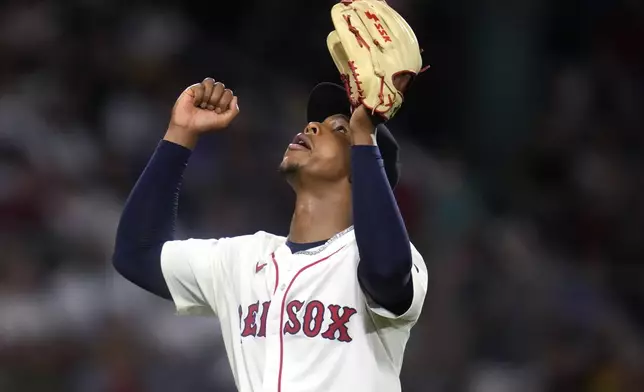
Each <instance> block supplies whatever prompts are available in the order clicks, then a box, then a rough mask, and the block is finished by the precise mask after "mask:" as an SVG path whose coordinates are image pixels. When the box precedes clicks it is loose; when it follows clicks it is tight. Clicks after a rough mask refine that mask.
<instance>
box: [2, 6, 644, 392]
mask: <svg viewBox="0 0 644 392" xmlns="http://www.w3.org/2000/svg"><path fill="white" fill-rule="evenodd" d="M167 3H168V4H166V2H163V1H161V2H145V1H139V0H133V1H130V2H127V4H126V3H119V5H116V3H113V2H108V1H102V0H72V1H66V2H57V1H51V0H50V1H30V0H29V1H25V0H22V1H4V2H2V3H0V392H40V391H47V392H57V391H65V392H85V391H92V392H143V391H154V392H172V391H184V390H193V391H222V392H225V391H234V390H235V389H234V384H233V382H232V377H231V374H230V368H229V366H228V362H227V358H226V355H225V352H224V349H223V346H222V341H221V338H220V336H219V329H218V324H217V321H216V320H215V319H208V318H186V317H178V316H176V315H175V314H174V308H173V306H172V304H171V303H169V302H166V301H163V300H160V299H157V298H155V297H153V296H152V295H149V294H147V293H145V292H143V291H142V290H140V289H138V288H137V287H135V286H133V285H132V284H130V283H128V282H127V281H125V280H124V279H122V278H121V277H119V276H118V275H117V274H116V273H115V271H114V270H113V268H112V267H111V264H110V257H111V252H112V249H113V241H114V235H115V231H116V226H117V223H118V219H119V215H120V211H121V208H122V206H123V203H124V202H125V199H126V198H127V195H128V193H129V190H130V189H131V187H132V186H133V185H134V183H135V181H136V179H137V177H138V175H139V174H140V172H141V170H142V169H143V168H144V166H145V164H146V162H147V159H148V158H149V157H150V155H151V153H152V152H153V151H154V148H155V147H156V144H157V143H158V141H159V140H160V138H161V137H162V136H163V133H164V131H165V127H166V125H167V121H168V119H169V113H170V109H171V107H172V105H173V103H174V100H175V99H176V97H177V96H178V94H179V93H180V92H181V91H182V90H183V89H184V88H185V87H186V86H188V85H190V84H192V83H195V82H198V81H200V80H201V79H203V78H204V77H206V76H212V77H214V78H215V79H218V80H222V81H224V83H226V84H227V86H228V87H230V88H232V89H233V90H234V91H235V93H236V94H237V95H238V96H239V98H240V102H239V103H240V108H241V115H240V116H239V117H238V118H237V119H236V120H235V122H234V125H233V126H232V127H231V129H230V130H228V131H227V132H224V133H221V134H216V135H211V136H208V137H207V138H205V139H204V140H202V142H201V143H200V145H199V146H198V148H197V149H196V151H195V153H194V154H193V156H192V158H191V161H190V165H189V167H188V170H187V172H186V175H185V180H184V186H183V190H182V194H181V201H180V213H179V217H180V222H179V228H178V233H177V235H178V236H179V237H180V238H188V237H195V238H216V237H221V236H234V235H241V234H248V233H253V232H255V231H257V230H260V229H261V230H265V231H269V232H273V233H276V234H281V235H285V234H286V233H287V230H288V223H289V220H290V214H291V204H292V201H293V198H292V194H291V191H290V189H289V188H288V186H286V185H285V184H284V183H283V182H282V181H281V179H280V178H279V176H278V175H277V171H276V169H277V165H278V163H279V160H280V157H281V155H282V153H283V151H284V148H285V146H286V144H287V143H288V141H289V140H290V139H291V138H292V135H293V134H295V133H296V132H298V131H299V130H300V129H301V128H302V127H303V126H304V120H305V114H304V113H305V105H306V97H307V93H308V90H309V89H310V88H311V87H312V86H313V85H314V84H315V83H316V82H319V81H322V80H324V79H326V80H333V79H332V78H335V77H337V75H336V73H335V69H334V68H333V65H332V62H331V60H330V57H329V56H328V54H327V52H326V47H325V45H324V38H325V36H326V34H327V33H328V31H329V30H330V28H331V24H330V20H329V17H328V10H329V9H330V5H331V4H332V3H333V2H332V1H322V2H319V4H317V3H316V4H311V7H312V8H311V9H310V15H307V17H306V18H303V17H302V11H303V10H302V9H297V7H294V6H293V3H292V2H259V1H248V2H245V3H244V4H239V5H238V4H233V3H230V4H228V3H225V4H215V3H200V4H199V3H198V2H195V3H190V4H191V6H190V7H188V6H187V5H179V3H178V2H167ZM390 4H392V5H393V6H394V7H396V8H397V9H399V11H400V12H401V13H402V14H403V16H405V17H407V18H408V20H409V21H410V23H411V24H412V26H414V27H415V28H416V30H417V33H418V37H419V41H420V42H421V45H422V46H424V49H425V53H424V56H426V57H427V61H428V62H429V63H430V64H431V65H432V69H431V70H430V71H428V73H427V76H425V75H423V76H422V78H419V80H418V82H417V83H418V85H417V87H416V88H415V90H413V91H412V92H411V93H410V95H409V97H408V103H406V104H405V108H404V110H403V111H401V114H400V115H399V116H400V119H395V120H394V121H393V122H392V127H391V128H392V130H393V131H394V133H395V134H396V136H397V137H398V138H399V140H400V144H401V148H402V154H403V156H402V161H403V179H402V183H401V186H400V187H399V188H398V189H397V195H396V196H397V198H398V200H399V204H400V206H401V210H402V213H403V215H404V217H405V220H406V223H407V226H408V229H409V231H410V236H411V239H412V241H413V242H414V244H416V247H417V248H418V249H419V250H420V251H421V253H422V254H423V255H424V257H425V260H426V262H427V264H428V269H429V272H430V283H431V284H430V289H429V292H428V296H427V300H426V302H425V309H424V313H423V315H422V317H421V320H420V321H419V323H418V325H417V326H416V328H415V329H414V330H413V333H412V338H411V340H410V343H409V345H408V350H407V355H406V357H405V363H404V367H403V372H402V380H403V390H405V391H409V392H414V391H419V392H425V391H427V392H434V391H437V392H440V391H445V392H451V391H464V392H488V391H490V392H506V391H507V392H514V391H522V392H532V391H534V392H559V391H566V392H575V391H583V392H600V391H601V392H635V391H641V390H644V334H643V333H642V331H643V328H644V267H643V266H642V260H644V202H643V201H642V198H641V195H642V194H644V175H642V173H641V172H640V170H643V169H644V161H643V160H644V154H643V152H644V149H643V147H644V132H642V130H643V129H644V50H642V42H644V6H642V5H641V3H640V2H638V1H628V0H623V1H618V0H615V1H612V0H587V1H582V0H577V1H572V2H562V3H557V2H555V1H546V0H543V1H538V0H527V1H525V2H517V4H514V3H512V4H510V3H508V2H494V1H491V0H489V1H488V0H486V1H481V2H469V1H467V0H455V1H447V0H443V1H441V0H433V1H431V2H424V1H422V0H396V1H394V0H391V1H390ZM313 15H317V16H313ZM421 79H422V80H421Z"/></svg>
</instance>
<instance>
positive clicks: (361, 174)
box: [112, 141, 413, 314]
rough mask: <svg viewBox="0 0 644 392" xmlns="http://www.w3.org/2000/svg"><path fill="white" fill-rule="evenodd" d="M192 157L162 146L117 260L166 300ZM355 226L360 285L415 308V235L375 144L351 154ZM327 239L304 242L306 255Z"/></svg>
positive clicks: (132, 201) (397, 309)
mask: <svg viewBox="0 0 644 392" xmlns="http://www.w3.org/2000/svg"><path fill="white" fill-rule="evenodd" d="M190 155H191V151H190V150H189V149H187V148H185V147H182V146H179V145H177V144H174V143H171V142H168V141H161V142H160V143H159V145H158V146H157V149H156V150H155V152H154V154H153V156H152V158H151V159H150V161H149V162H148V165H147V166H146V168H145V170H144V171H143V173H142V174H141V176H140V177H139V179H138V181H137V183H136V185H135V186H134V188H133V189H132V192H131V193H130V195H129V197H128V199H127V201H126V203H125V207H124V209H123V213H122V215H121V219H120V221H119V226H118V229H117V233H116V242H115V246H114V255H113V258H112V262H113V264H114V267H115V268H116V270H117V271H118V272H119V273H120V274H121V275H122V276H124V277H125V278H126V279H128V280H129V281H131V282H132V283H134V284H136V285H137V286H139V287H141V288H143V289H145V290H147V291H149V292H151V293H153V294H155V295H157V296H159V297H162V298H165V299H171V295H170V292H169V290H168V287H167V284H166V282H165V279H164V277H163V273H162V271H161V264H160V257H161V250H162V248H163V244H164V243H165V242H166V241H171V240H173V239H174V229H175V222H176V217H177V209H178V200H179V191H180V188H181V181H182V177H183V172H184V170H185V167H186V165H187V163H188V160H189V158H190ZM351 170H352V192H353V198H352V199H353V214H354V216H353V221H354V231H355V236H356V243H357V246H358V251H359V253H360V263H359V265H358V280H359V282H360V284H361V287H362V289H363V290H364V291H365V292H366V293H367V294H368V295H369V297H371V299H372V300H374V301H375V302H376V303H378V304H379V305H380V306H382V307H384V308H386V309H388V310H390V311H391V312H393V313H396V314H402V313H404V312H405V311H406V310H407V309H408V308H409V305H410V304H411V300H412V297H413V286H412V280H411V266H412V261H411V248H410V244H409V238H408V235H407V230H406V228H405V225H404V223H403V221H402V218H401V216H400V211H399V210H398V205H397V204H396V200H395V198H394V196H393V193H392V190H391V188H390V187H389V183H388V181H387V178H386V174H385V171H384V166H383V163H382V159H381V157H380V152H379V150H378V148H377V147H375V146H353V147H352V148H351ZM325 242H326V241H318V242H313V243H306V244H299V243H293V242H291V241H288V242H287V246H289V248H290V249H291V252H293V253H295V252H299V251H302V250H307V249H311V248H314V247H317V246H320V245H322V244H324V243H325Z"/></svg>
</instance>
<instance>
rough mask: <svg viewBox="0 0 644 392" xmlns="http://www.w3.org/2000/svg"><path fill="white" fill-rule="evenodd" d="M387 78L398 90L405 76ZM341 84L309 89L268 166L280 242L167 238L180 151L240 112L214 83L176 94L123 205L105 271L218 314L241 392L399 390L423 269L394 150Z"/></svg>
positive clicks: (182, 307) (185, 156)
mask: <svg viewBox="0 0 644 392" xmlns="http://www.w3.org/2000/svg"><path fill="white" fill-rule="evenodd" d="M343 6H344V3H343ZM392 80H393V82H394V85H395V86H394V87H395V89H396V90H397V91H400V92H402V91H404V90H405V88H406V86H405V85H406V84H407V83H408V82H409V78H408V77H405V76H394V77H392ZM353 83H355V81H353ZM347 92H348V91H347V90H346V89H345V88H344V87H341V86H338V85H335V84H331V83H322V84H320V85H318V86H316V87H315V88H314V89H313V91H312V92H311V95H310V97H309V102H308V109H307V111H308V113H307V116H308V123H307V124H306V125H305V126H304V129H303V130H302V131H301V132H300V133H297V134H296V135H294V138H293V140H292V141H291V142H290V143H288V145H287V146H286V150H285V153H284V156H283V159H282V161H281V163H280V165H279V172H280V173H281V174H282V175H283V176H284V178H285V179H286V181H287V182H288V183H289V184H290V186H291V187H292V189H293V190H294V192H295V194H296V202H295V207H294V212H293V217H292V220H291V225H290V228H289V231H288V236H287V237H283V236H279V235H275V234H271V233H267V232H264V231H258V232H256V233H254V234H249V235H245V236H240V237H231V238H219V239H188V240H177V239H175V238H174V226H175V221H176V214H177V208H178V195H179V190H180V185H181V179H182V174H183V172H184V169H185V167H186V165H187V163H188V160H189V157H190V155H191V151H192V150H193V149H194V147H195V145H196V144H197V141H198V139H199V137H200V135H202V134H204V133H206V132H217V131H223V130H225V129H226V128H227V127H228V125H229V124H230V123H231V121H232V120H233V119H234V118H235V117H236V116H237V115H238V114H239V106H238V98H237V97H236V96H235V95H234V93H233V92H232V91H231V90H230V89H227V88H226V87H225V86H224V84H223V83H220V82H216V81H215V80H214V79H212V78H206V79H204V80H203V81H202V82H201V83H198V84H195V85H192V86H190V87H188V88H187V89H186V90H185V91H184V92H183V93H182V94H181V95H180V96H179V98H178V99H177V101H176V103H175V105H174V108H173V110H172V115H171V120H170V123H169V126H168V129H167V132H166V134H165V137H164V138H163V140H162V141H160V143H159V145H158V146H157V149H156V151H155V152H154V154H153V156H152V158H151V159H150V161H149V162H148V165H147V167H146V168H145V170H144V171H143V173H142V174H141V176H140V178H139V180H138V182H137V183H136V185H135V187H134V188H133V190H132V192H131V194H130V196H129V198H128V200H127V202H126V204H125V208H124V211H123V214H122V217H121V221H120V223H119V228H118V232H117V239H116V245H115V251H114V256H113V263H114V266H115V268H116V269H117V270H118V271H119V273H121V274H122V275H123V276H124V277H125V278H127V279H128V280H130V281H131V282H133V283H134V284H136V285H138V286H140V287H141V288H143V289H145V290H147V291H149V292H151V293H153V294H156V295H158V296H159V297H162V298H165V299H168V300H172V301H174V304H175V306H176V309H177V311H178V313H179V314H200V315H214V316H216V317H218V319H219V322H220V324H221V331H222V335H223V339H224V343H225V347H226V352H227V355H228V360H229V363H230V366H231V368H232V372H233V375H234V379H235V382H236V385H237V388H238V389H239V390H240V391H242V392H258V391H265V392H268V391H271V392H272V391H276V392H282V391H284V392H299V391H319V392H322V391H325V392H326V391H334V392H343V391H347V392H349V391H350V392H356V391H365V392H370V391H382V392H395V391H399V390H400V388H401V387H400V381H399V374H400V369H401V366H402V359H403V353H404V349H405V345H406V343H407V340H408V338H409V335H410V330H411V328H412V326H413V325H414V324H415V322H416V320H417V319H418V317H419V315H420V312H421V308H422V304H423V301H424V298H425V293H426V289H427V270H426V267H425V263H424V261H423V258H422V257H421V255H420V254H419V253H418V251H417V250H416V249H415V248H414V246H413V245H412V244H411V243H410V241H409V238H408V235H407V231H406V228H405V225H404V223H403V220H402V218H401V216H400V212H399V209H398V206H397V204H396V201H395V198H394V196H393V192H392V189H393V188H394V187H395V186H396V184H397V182H398V177H399V164H398V145H397V144H396V142H395V140H394V138H393V136H392V134H391V133H390V132H389V131H388V129H387V128H386V127H385V126H384V124H382V123H380V122H382V120H376V117H375V116H373V114H381V113H378V111H377V110H374V109H375V108H371V109H370V110H367V108H366V107H367V104H366V100H365V99H361V100H359V102H358V103H359V104H358V105H356V104H355V103H356V102H351V101H352V99H350V98H348V97H347ZM350 103H353V104H350ZM378 117H379V118H380V119H382V118H385V119H386V116H383V115H380V116H378ZM221 208H225V206H221Z"/></svg>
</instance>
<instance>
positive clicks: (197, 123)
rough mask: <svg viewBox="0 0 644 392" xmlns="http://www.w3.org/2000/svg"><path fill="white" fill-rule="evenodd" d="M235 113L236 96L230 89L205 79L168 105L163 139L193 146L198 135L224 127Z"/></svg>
mask: <svg viewBox="0 0 644 392" xmlns="http://www.w3.org/2000/svg"><path fill="white" fill-rule="evenodd" d="M238 114H239V106H238V103H237V96H235V95H234V94H233V92H232V90H230V89H227V88H226V86H224V84H223V83H221V82H216V81H215V80H214V79H213V78H206V79H204V80H203V82H201V83H197V84H193V85H192V86H190V87H188V88H187V89H185V90H184V91H183V93H181V95H180V96H179V98H178V99H177V102H176V103H175V104H174V107H173V108H172V116H171V118H170V124H169V126H168V132H167V133H166V137H165V139H166V140H169V141H172V142H175V143H177V144H181V145H183V146H184V147H188V148H194V146H195V144H196V142H197V139H198V137H199V136H200V135H201V134H204V133H207V132H215V131H220V130H223V129H226V128H227V127H228V125H229V124H230V123H231V121H232V120H233V119H234V118H235V117H237V115H238Z"/></svg>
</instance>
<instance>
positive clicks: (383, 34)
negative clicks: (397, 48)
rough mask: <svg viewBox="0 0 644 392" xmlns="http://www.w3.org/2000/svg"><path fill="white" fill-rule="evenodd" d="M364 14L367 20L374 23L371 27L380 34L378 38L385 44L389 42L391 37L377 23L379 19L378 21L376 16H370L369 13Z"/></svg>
mask: <svg viewBox="0 0 644 392" xmlns="http://www.w3.org/2000/svg"><path fill="white" fill-rule="evenodd" d="M364 14H365V15H367V18H369V19H371V20H373V21H374V23H373V25H374V27H375V28H376V30H378V32H379V33H380V36H381V37H382V39H384V40H385V42H391V37H390V36H389V34H388V33H387V30H385V28H384V27H383V26H382V24H380V23H378V22H380V19H378V16H377V15H376V14H372V13H371V12H369V11H365V13H364Z"/></svg>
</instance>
